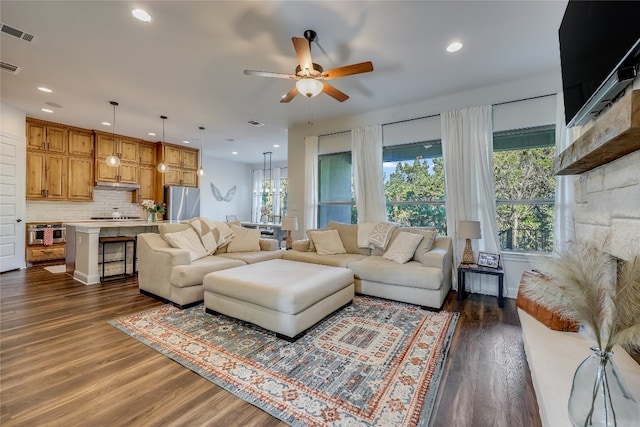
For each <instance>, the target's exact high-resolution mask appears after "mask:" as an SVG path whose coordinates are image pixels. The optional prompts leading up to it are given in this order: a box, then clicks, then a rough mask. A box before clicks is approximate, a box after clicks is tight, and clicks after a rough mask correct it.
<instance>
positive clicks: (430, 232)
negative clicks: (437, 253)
mask: <svg viewBox="0 0 640 427" xmlns="http://www.w3.org/2000/svg"><path fill="white" fill-rule="evenodd" d="M407 232H409V233H416V234H420V235H422V241H421V242H420V244H419V245H418V248H417V249H416V253H415V254H413V259H414V261H418V262H421V263H423V264H424V262H425V260H426V257H427V253H428V252H429V251H430V250H431V249H433V243H434V242H435V241H436V236H437V235H438V231H437V230H436V229H419V228H411V229H408V230H407Z"/></svg>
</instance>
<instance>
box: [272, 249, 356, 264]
mask: <svg viewBox="0 0 640 427" xmlns="http://www.w3.org/2000/svg"><path fill="white" fill-rule="evenodd" d="M283 252H284V253H283V254H282V259H286V260H289V261H300V262H308V263H312V264H322V265H330V266H332V267H344V268H346V267H347V266H348V265H349V264H350V263H351V262H353V261H358V260H361V259H363V258H365V257H366V255H359V254H339V255H318V253H317V252H302V251H283Z"/></svg>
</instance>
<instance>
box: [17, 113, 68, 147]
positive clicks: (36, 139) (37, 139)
mask: <svg viewBox="0 0 640 427" xmlns="http://www.w3.org/2000/svg"><path fill="white" fill-rule="evenodd" d="M26 123H27V148H28V149H30V150H43V151H51V152H56V153H66V152H67V140H68V129H67V128H65V127H63V126H56V125H55V124H54V123H49V122H43V121H39V120H35V119H27V122H26Z"/></svg>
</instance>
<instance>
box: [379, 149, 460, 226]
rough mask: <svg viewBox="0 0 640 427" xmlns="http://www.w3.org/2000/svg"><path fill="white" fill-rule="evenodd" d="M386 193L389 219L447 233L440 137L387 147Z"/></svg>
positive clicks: (385, 154)
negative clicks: (433, 228) (438, 138)
mask: <svg viewBox="0 0 640 427" xmlns="http://www.w3.org/2000/svg"><path fill="white" fill-rule="evenodd" d="M382 157H383V161H384V192H385V198H386V200H387V212H388V217H389V221H392V222H396V223H399V224H402V225H405V226H416V227H435V228H436V229H438V232H439V233H440V234H446V232H447V216H446V210H445V187H444V162H443V158H442V145H441V143H440V140H435V141H425V142H418V143H413V144H406V145H396V146H390V147H384V148H383V152H382Z"/></svg>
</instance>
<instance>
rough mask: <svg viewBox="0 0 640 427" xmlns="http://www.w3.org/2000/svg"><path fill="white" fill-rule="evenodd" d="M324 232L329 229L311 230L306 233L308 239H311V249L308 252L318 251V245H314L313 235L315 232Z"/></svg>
mask: <svg viewBox="0 0 640 427" xmlns="http://www.w3.org/2000/svg"><path fill="white" fill-rule="evenodd" d="M323 230H328V228H311V229H309V230H307V231H306V233H307V239H309V249H308V252H315V251H316V245H314V244H313V238H312V237H311V234H312V233H313V232H314V231H323Z"/></svg>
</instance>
